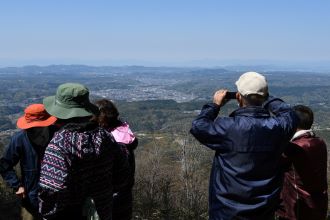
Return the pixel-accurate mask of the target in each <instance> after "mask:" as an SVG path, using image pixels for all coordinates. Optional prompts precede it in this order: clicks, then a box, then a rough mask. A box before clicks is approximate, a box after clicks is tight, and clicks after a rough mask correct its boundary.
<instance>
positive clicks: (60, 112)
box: [43, 96, 98, 119]
mask: <svg viewBox="0 0 330 220" xmlns="http://www.w3.org/2000/svg"><path fill="white" fill-rule="evenodd" d="M43 104H44V106H45V109H46V111H47V112H48V113H49V114H50V115H53V116H55V117H57V118H59V119H70V118H77V117H87V116H92V115H95V114H97V112H98V108H97V107H96V106H95V105H93V104H92V103H86V104H85V105H84V107H79V108H78V107H63V106H61V105H58V104H56V102H55V96H49V97H46V98H44V100H43Z"/></svg>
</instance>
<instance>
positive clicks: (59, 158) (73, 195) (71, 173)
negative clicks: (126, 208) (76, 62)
mask: <svg viewBox="0 0 330 220" xmlns="http://www.w3.org/2000/svg"><path fill="white" fill-rule="evenodd" d="M44 105H45V108H46V110H47V112H49V114H51V115H53V116H55V117H57V118H58V119H59V121H60V123H62V124H63V126H62V128H61V129H60V130H59V131H58V132H56V133H55V134H54V137H53V139H52V140H51V142H50V143H49V145H48V146H47V148H46V151H45V155H44V158H43V161H42V164H41V174H40V187H41V192H40V193H39V206H40V208H39V211H40V213H41V214H42V216H43V218H44V219H83V216H82V213H83V210H82V209H83V205H84V202H85V201H86V200H87V199H89V198H92V199H93V200H94V201H95V205H96V210H97V212H98V214H99V217H100V219H111V209H112V190H113V186H114V182H115V183H116V184H117V183H118V185H120V184H122V186H125V184H126V182H127V178H128V174H129V170H128V162H127V160H126V157H125V155H123V153H122V151H120V149H119V147H118V145H117V144H116V142H115V141H114V139H113V137H112V136H111V134H110V133H109V132H107V131H106V130H104V129H102V128H100V127H99V126H98V124H97V123H96V122H94V121H91V118H92V116H93V115H95V114H98V108H97V107H96V106H94V105H93V104H91V103H90V101H89V90H88V89H87V88H86V87H85V86H83V85H81V84H77V83H65V84H62V85H60V86H59V87H58V89H57V92H56V95H55V96H50V97H46V98H45V99H44ZM114 167H116V170H120V173H121V175H120V176H116V175H115V172H114V170H113V169H114Z"/></svg>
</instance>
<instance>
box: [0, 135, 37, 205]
mask: <svg viewBox="0 0 330 220" xmlns="http://www.w3.org/2000/svg"><path fill="white" fill-rule="evenodd" d="M39 157H40V155H39V153H38V151H37V150H36V149H35V148H34V147H33V146H32V144H31V142H30V141H29V138H28V136H27V133H26V131H25V130H21V131H19V132H17V133H16V134H14V136H13V137H12V138H11V141H10V144H9V145H8V147H7V148H6V151H5V153H4V155H3V157H2V158H1V164H2V166H3V167H4V169H3V170H2V172H1V175H2V177H3V179H4V180H5V181H6V183H7V184H8V186H9V187H11V188H13V189H14V190H15V191H16V190H17V189H18V187H20V186H23V187H24V188H25V193H26V195H27V197H26V198H25V199H24V200H23V205H24V206H26V207H27V208H32V209H33V210H35V211H36V210H37V209H38V189H39V186H38V182H39V173H40V158H39ZM18 162H20V167H21V174H22V178H21V179H20V178H18V176H17V175H16V172H15V170H14V166H16V165H17V164H18ZM31 206H32V207H31Z"/></svg>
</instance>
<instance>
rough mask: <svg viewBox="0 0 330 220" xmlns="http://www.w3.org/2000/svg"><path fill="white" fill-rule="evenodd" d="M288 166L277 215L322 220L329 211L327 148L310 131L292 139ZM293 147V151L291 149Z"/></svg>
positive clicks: (286, 217) (302, 219)
mask: <svg viewBox="0 0 330 220" xmlns="http://www.w3.org/2000/svg"><path fill="white" fill-rule="evenodd" d="M289 146H290V148H291V151H290V152H291V154H287V155H286V156H287V160H288V162H289V163H290V166H289V170H288V171H287V172H286V173H285V176H284V184H283V190H282V192H281V199H282V200H283V201H282V204H281V209H280V210H278V211H277V215H279V216H281V217H282V218H285V219H292V220H295V219H299V220H304V219H306V220H309V219H313V220H323V219H326V215H327V208H328V193H327V188H328V186H327V146H326V144H325V142H324V141H323V140H322V139H320V138H318V137H316V136H315V134H314V133H313V132H306V133H304V134H302V135H301V136H298V137H296V138H295V139H293V141H292V144H290V145H289ZM294 148H295V149H294Z"/></svg>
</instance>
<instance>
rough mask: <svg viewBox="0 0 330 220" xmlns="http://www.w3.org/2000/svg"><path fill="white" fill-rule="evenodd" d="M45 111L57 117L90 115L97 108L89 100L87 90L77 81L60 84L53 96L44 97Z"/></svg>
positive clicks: (67, 117) (95, 111) (96, 111)
mask: <svg viewBox="0 0 330 220" xmlns="http://www.w3.org/2000/svg"><path fill="white" fill-rule="evenodd" d="M43 104H44V106H45V109H46V111H47V112H48V113H49V114H50V115H53V116H55V117H57V118H60V119H69V118H76V117H86V116H92V115H93V114H97V113H98V108H97V107H96V106H95V105H93V104H92V103H91V102H90V101H89V90H88V89H87V88H86V87H85V86H83V85H81V84H79V83H64V84H61V85H60V86H59V87H58V88H57V91H56V95H55V96H49V97H46V98H44V100H43Z"/></svg>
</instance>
